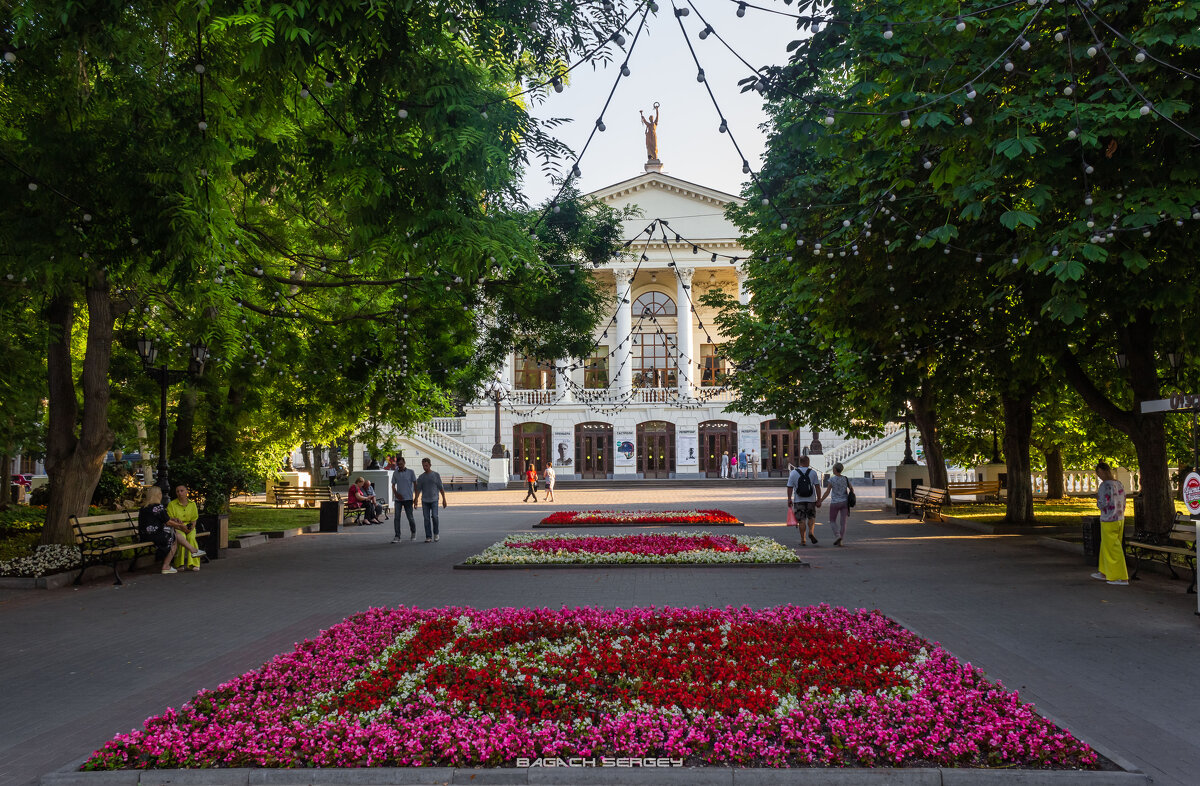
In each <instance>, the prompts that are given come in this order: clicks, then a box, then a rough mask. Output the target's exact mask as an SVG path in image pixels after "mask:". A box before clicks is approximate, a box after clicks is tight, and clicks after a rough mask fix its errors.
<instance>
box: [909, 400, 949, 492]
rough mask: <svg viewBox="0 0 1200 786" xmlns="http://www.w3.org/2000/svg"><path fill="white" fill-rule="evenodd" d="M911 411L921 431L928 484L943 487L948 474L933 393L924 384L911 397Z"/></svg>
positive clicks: (947, 479)
mask: <svg viewBox="0 0 1200 786" xmlns="http://www.w3.org/2000/svg"><path fill="white" fill-rule="evenodd" d="M926 384H927V383H926ZM912 413H913V421H914V422H915V423H916V424H917V430H918V431H919V432H921V448H922V449H923V450H924V451H925V464H926V466H927V467H928V468H929V485H930V486H932V487H933V488H939V489H944V488H946V484H947V483H948V482H949V475H947V473H946V460H945V459H944V458H943V454H942V441H941V437H940V436H939V432H938V422H937V410H936V409H935V408H934V403H933V394H932V393H931V392H929V390H928V389H927V388H926V385H925V384H923V385H922V386H921V395H920V396H918V397H917V398H915V399H913V402H912Z"/></svg>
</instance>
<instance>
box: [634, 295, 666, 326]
mask: <svg viewBox="0 0 1200 786" xmlns="http://www.w3.org/2000/svg"><path fill="white" fill-rule="evenodd" d="M673 316H675V301H674V300H672V299H671V298H669V297H668V296H666V295H664V294H663V293H662V292H646V293H645V294H643V295H640V296H639V297H638V299H637V300H635V301H633V318H634V319H642V318H648V317H673Z"/></svg>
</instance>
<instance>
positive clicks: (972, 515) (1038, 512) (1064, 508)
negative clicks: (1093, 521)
mask: <svg viewBox="0 0 1200 786" xmlns="http://www.w3.org/2000/svg"><path fill="white" fill-rule="evenodd" d="M1175 510H1176V512H1179V513H1183V512H1184V508H1183V503H1182V502H1180V501H1179V500H1176V501H1175ZM1005 511H1006V508H1005V506H1004V503H1002V502H970V503H961V502H956V503H954V504H953V505H947V506H945V507H944V508H942V513H944V514H946V515H947V516H955V517H957V518H963V519H971V520H972V521H979V522H982V523H985V524H998V523H1000V522H1001V521H1002V520H1003V519H1004V514H1005ZM1097 515H1099V511H1097V510H1096V500H1095V499H1094V498H1093V497H1067V498H1065V499H1037V498H1034V500H1033V518H1034V520H1035V521H1036V522H1037V523H1038V524H1070V525H1072V526H1075V525H1078V524H1080V521H1079V517H1080V516H1097ZM1125 518H1126V519H1129V520H1130V521H1132V519H1133V500H1132V499H1130V500H1126V502H1125Z"/></svg>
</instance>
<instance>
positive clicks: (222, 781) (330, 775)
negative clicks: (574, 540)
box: [41, 741, 1150, 786]
mask: <svg viewBox="0 0 1200 786" xmlns="http://www.w3.org/2000/svg"><path fill="white" fill-rule="evenodd" d="M1085 742H1086V741H1085ZM1088 744H1089V745H1091V743H1088ZM1092 749H1093V750H1094V751H1096V752H1097V753H1098V754H1100V755H1101V756H1103V757H1104V758H1106V759H1108V761H1110V762H1111V763H1112V764H1113V766H1115V767H1119V768H1121V769H1116V770H1028V769H1025V770H1019V769H966V768H960V767H901V768H887V767H877V768H870V769H868V768H849V767H847V768H837V767H791V768H784V769H771V768H763V767H746V768H739V769H735V768H732V767H674V768H663V769H640V768H639V769H615V768H599V767H597V768H590V767H589V768H584V767H573V768H569V769H568V768H562V767H546V768H542V767H530V768H528V769H516V768H511V769H510V768H487V769H483V768H480V769H470V768H452V767H375V768H347V767H327V768H321V769H299V768H296V769H252V768H230V769H194V770H104V771H97V772H80V771H77V770H68V769H62V770H58V771H56V772H52V773H50V774H48V775H44V776H42V778H41V784H42V786H141V785H142V784H144V785H145V786H151V784H153V785H154V786H157V785H158V784H163V783H180V784H186V783H203V784H204V785H205V786H251V784H264V786H269V785H271V784H280V786H282V785H283V784H287V785H288V786H293V785H294V784H297V783H304V784H309V786H351V784H366V783H372V784H376V783H378V784H383V783H386V784H396V785H397V786H401V785H403V786H435V784H437V785H438V786H444V784H447V783H481V784H486V783H504V784H513V785H514V786H519V785H522V784H530V785H531V786H532V785H533V784H542V785H544V786H549V785H550V784H561V783H574V784H580V785H581V786H584V785H586V784H593V785H594V786H630V785H631V784H636V785H637V786H643V785H644V786H677V785H678V786H785V784H801V786H823V785H824V784H829V783H831V782H837V783H853V784H856V785H857V784H864V786H943V784H945V785H946V786H949V784H954V785H955V786H996V784H1002V783H1012V784H1013V786H1018V784H1028V783H1047V784H1055V783H1063V784H1076V785H1077V786H1084V785H1085V784H1086V786H1146V785H1147V784H1149V783H1150V780H1149V779H1148V778H1147V777H1146V775H1145V774H1144V773H1142V772H1141V771H1140V770H1137V769H1136V768H1134V767H1133V765H1132V764H1129V763H1125V764H1124V765H1122V764H1120V763H1118V762H1119V761H1120V757H1116V758H1115V759H1114V758H1113V757H1111V756H1110V755H1109V754H1107V753H1101V752H1100V750H1098V749H1096V748H1095V746H1092ZM568 773H570V774H569V775H568ZM143 776H145V780H142V777H143Z"/></svg>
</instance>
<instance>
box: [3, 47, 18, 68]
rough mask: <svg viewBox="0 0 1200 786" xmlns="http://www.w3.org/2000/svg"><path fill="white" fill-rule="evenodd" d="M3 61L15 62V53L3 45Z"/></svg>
mask: <svg viewBox="0 0 1200 786" xmlns="http://www.w3.org/2000/svg"><path fill="white" fill-rule="evenodd" d="M4 62H6V63H10V64H11V63H15V62H17V53H16V52H14V51H13V50H11V49H9V48H8V47H4Z"/></svg>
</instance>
